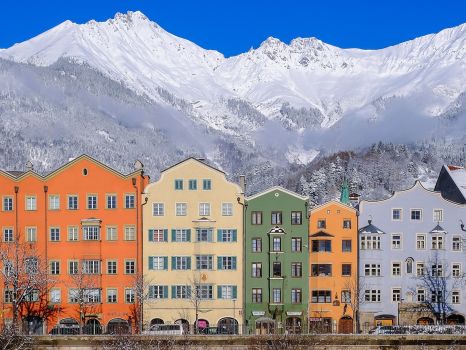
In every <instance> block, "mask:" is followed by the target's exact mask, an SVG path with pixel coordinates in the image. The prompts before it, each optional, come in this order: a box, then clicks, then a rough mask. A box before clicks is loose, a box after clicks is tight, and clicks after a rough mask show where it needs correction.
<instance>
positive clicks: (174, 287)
mask: <svg viewBox="0 0 466 350" xmlns="http://www.w3.org/2000/svg"><path fill="white" fill-rule="evenodd" d="M172 299H176V286H172Z"/></svg>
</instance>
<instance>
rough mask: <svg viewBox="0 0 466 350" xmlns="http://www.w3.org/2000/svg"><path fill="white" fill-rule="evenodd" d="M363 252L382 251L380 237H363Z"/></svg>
mask: <svg viewBox="0 0 466 350" xmlns="http://www.w3.org/2000/svg"><path fill="white" fill-rule="evenodd" d="M360 245H361V250H380V237H379V236H361V243H360Z"/></svg>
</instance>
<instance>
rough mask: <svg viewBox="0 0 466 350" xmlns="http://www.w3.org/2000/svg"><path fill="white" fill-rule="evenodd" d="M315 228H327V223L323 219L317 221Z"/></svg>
mask: <svg viewBox="0 0 466 350" xmlns="http://www.w3.org/2000/svg"><path fill="white" fill-rule="evenodd" d="M317 228H327V221H325V219H319V220H317Z"/></svg>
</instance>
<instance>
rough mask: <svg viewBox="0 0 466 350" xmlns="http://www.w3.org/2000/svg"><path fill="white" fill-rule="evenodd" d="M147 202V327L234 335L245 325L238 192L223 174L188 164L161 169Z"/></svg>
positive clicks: (191, 161) (240, 197) (188, 161)
mask: <svg viewBox="0 0 466 350" xmlns="http://www.w3.org/2000/svg"><path fill="white" fill-rule="evenodd" d="M146 198H147V202H146V204H145V205H144V224H143V226H144V235H145V237H144V248H143V250H144V254H143V255H144V275H145V278H146V280H147V283H148V284H149V288H148V294H149V298H148V301H147V302H146V303H145V304H144V321H145V323H146V324H148V325H151V326H152V325H155V324H160V323H164V324H170V323H181V324H183V325H185V329H187V328H188V325H189V329H190V331H191V332H193V331H196V328H198V331H204V332H206V331H210V332H215V331H216V330H215V329H212V328H210V329H205V328H207V327H218V331H219V332H221V333H235V332H238V331H239V327H238V324H242V323H243V321H242V320H243V316H242V315H243V229H242V228H243V203H244V193H243V190H242V189H241V187H240V186H238V185H237V184H235V183H231V182H229V181H227V179H226V176H225V173H223V172H222V171H220V170H218V169H215V168H213V167H211V166H209V165H207V164H205V163H204V162H202V161H200V160H197V159H195V158H188V159H186V160H184V161H182V162H180V163H178V164H176V165H174V166H172V167H170V168H168V169H165V170H164V171H162V173H161V176H160V179H159V180H158V181H157V182H154V183H151V184H150V185H148V186H147V187H146V190H145V194H144V198H143V200H146ZM196 320H198V322H197V325H198V326H197V327H196ZM204 329H205V330H204Z"/></svg>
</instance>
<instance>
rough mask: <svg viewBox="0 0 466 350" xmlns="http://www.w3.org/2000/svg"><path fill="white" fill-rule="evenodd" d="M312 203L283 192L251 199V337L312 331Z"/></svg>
mask: <svg viewBox="0 0 466 350" xmlns="http://www.w3.org/2000/svg"><path fill="white" fill-rule="evenodd" d="M307 212H308V200H307V198H306V197H303V196H300V195H298V194H296V193H294V192H291V191H288V190H286V189H284V188H281V187H272V188H270V189H268V190H266V191H264V192H261V193H258V194H255V195H253V196H251V197H248V198H247V199H246V205H245V215H244V220H245V236H244V237H245V239H244V244H245V249H244V252H245V253H244V254H245V265H244V266H245V281H244V282H245V283H244V286H245V296H244V300H245V308H244V309H245V315H244V320H245V321H246V323H247V326H248V330H249V332H250V333H256V334H266V333H283V332H288V333H299V332H301V331H304V330H306V324H307V322H306V320H307V305H308V300H309V299H308V289H309V288H308V283H309V282H308V276H309V273H308V270H309V269H308V266H309V250H308V247H309V244H308V222H309V221H308V215H307Z"/></svg>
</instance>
